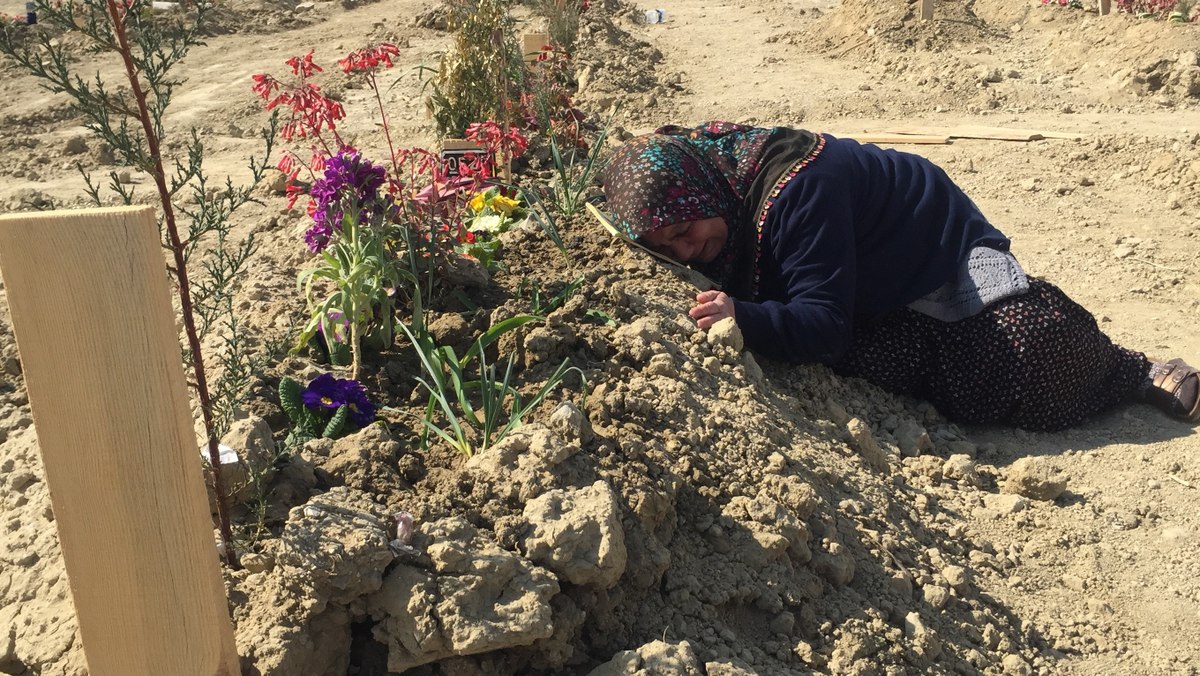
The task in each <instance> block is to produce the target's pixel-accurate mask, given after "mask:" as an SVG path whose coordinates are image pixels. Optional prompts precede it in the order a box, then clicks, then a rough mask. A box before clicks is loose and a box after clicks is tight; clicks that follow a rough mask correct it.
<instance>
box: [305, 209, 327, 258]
mask: <svg viewBox="0 0 1200 676" xmlns="http://www.w3.org/2000/svg"><path fill="white" fill-rule="evenodd" d="M318 214H320V215H321V216H322V218H320V219H318V218H317V215H318ZM313 220H314V221H316V223H314V224H313V226H312V227H311V228H309V229H308V230H306V231H305V233H304V243H305V244H306V245H308V250H309V251H311V252H313V253H320V252H322V251H324V250H325V247H327V246H329V240H330V239H332V238H333V228H330V227H329V224H328V223H326V222H325V219H324V213H322V212H319V211H318V212H317V213H316V214H313Z"/></svg>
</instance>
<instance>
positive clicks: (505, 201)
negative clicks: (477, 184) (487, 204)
mask: <svg viewBox="0 0 1200 676" xmlns="http://www.w3.org/2000/svg"><path fill="white" fill-rule="evenodd" d="M519 206H521V203H520V202H518V201H517V200H515V199H512V198H510V197H505V196H504V195H496V198H495V199H493V200H492V208H493V209H495V210H496V211H499V212H500V213H502V214H504V215H505V216H511V215H512V212H513V209H516V208H517V207H519Z"/></svg>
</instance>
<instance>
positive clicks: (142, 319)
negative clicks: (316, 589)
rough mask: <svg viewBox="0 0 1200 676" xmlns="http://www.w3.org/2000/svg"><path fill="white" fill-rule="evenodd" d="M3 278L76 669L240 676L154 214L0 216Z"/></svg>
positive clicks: (131, 675) (128, 210)
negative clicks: (58, 552)
mask: <svg viewBox="0 0 1200 676" xmlns="http://www.w3.org/2000/svg"><path fill="white" fill-rule="evenodd" d="M0 272H2V273H3V276H4V284H5V288H6V290H7V293H8V303H9V307H10V310H11V313H12V322H13V331H14V333H15V334H16V339H17V347H18V349H19V352H20V355H21V365H22V368H23V371H24V376H25V383H26V386H27V389H28V393H29V405H30V408H31V409H32V410H33V421H34V425H35V427H36V429H37V436H38V446H39V447H40V449H41V455H42V461H43V463H44V465H45V472H46V485H47V487H48V488H49V491H50V502H51V504H52V506H53V508H54V517H55V518H54V522H55V525H56V527H57V528H58V537H59V542H60V544H61V546H62V553H63V559H64V561H65V563H66V568H67V574H68V576H69V578H70V587H71V595H72V597H73V599H74V602H75V613H76V616H77V619H78V622H79V633H80V637H81V638H82V643H83V649H84V654H85V656H86V659H87V667H88V672H89V673H91V674H93V675H94V676H110V675H111V676H143V675H144V676H156V675H161V674H206V675H210V676H211V675H225V676H234V675H235V674H239V673H241V671H240V668H239V665H238V657H237V652H236V646H235V644H234V639H233V627H232V624H231V623H230V619H229V606H228V601H227V600H226V598H225V586H224V583H223V582H222V579H221V572H220V568H219V566H218V562H217V550H216V543H215V541H214V538H213V524H212V520H211V517H210V515H209V507H208V497H207V496H206V495H205V489H204V479H203V476H202V474H201V466H200V458H199V457H198V447H197V442H196V435H195V432H194V431H193V429H192V416H191V407H190V405H189V402H188V390H187V385H186V381H185V380H184V373H183V364H182V362H181V361H180V358H179V339H178V333H177V328H176V323H175V312H174V310H172V307H171V289H170V283H169V281H168V278H167V275H166V273H165V271H164V260H163V254H162V248H161V245H160V239H159V234H158V227H157V226H156V224H155V218H154V210H153V209H151V208H149V207H124V208H119V209H89V210H82V211H70V212H68V211H51V212H42V213H28V214H9V215H5V216H0Z"/></svg>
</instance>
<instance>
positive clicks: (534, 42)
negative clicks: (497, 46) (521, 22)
mask: <svg viewBox="0 0 1200 676" xmlns="http://www.w3.org/2000/svg"><path fill="white" fill-rule="evenodd" d="M548 44H550V34H549V33H526V34H524V35H522V36H521V53H522V54H524V55H525V63H535V62H536V61H537V57H538V54H541V52H542V47H545V46H546V45H548Z"/></svg>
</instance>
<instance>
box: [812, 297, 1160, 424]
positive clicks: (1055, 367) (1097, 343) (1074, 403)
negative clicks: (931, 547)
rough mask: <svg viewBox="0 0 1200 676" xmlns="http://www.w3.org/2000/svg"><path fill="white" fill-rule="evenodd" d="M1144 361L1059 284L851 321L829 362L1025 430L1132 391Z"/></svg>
mask: <svg viewBox="0 0 1200 676" xmlns="http://www.w3.org/2000/svg"><path fill="white" fill-rule="evenodd" d="M1149 370H1150V362H1149V361H1148V360H1147V359H1146V356H1145V355H1143V354H1142V353H1140V352H1134V351H1132V350H1127V349H1125V348H1123V347H1120V346H1119V345H1115V344H1113V342H1112V341H1111V340H1110V339H1109V338H1108V336H1106V335H1104V333H1103V332H1101V331H1100V327H1099V326H1097V325H1096V320H1095V318H1094V317H1092V315H1091V313H1089V312H1088V311H1087V310H1085V309H1083V308H1082V307H1080V306H1079V305H1078V304H1077V303H1075V302H1074V301H1072V300H1071V299H1070V298H1068V297H1067V295H1066V294H1064V293H1063V292H1062V291H1061V290H1059V289H1058V287H1056V286H1054V285H1052V284H1050V283H1048V282H1045V281H1042V280H1040V279H1035V278H1033V277H1030V278H1029V291H1028V292H1026V293H1023V294H1020V295H1017V296H1010V297H1008V298H1005V299H1003V300H1000V301H997V302H996V303H995V304H993V305H990V306H988V307H986V308H984V309H983V311H981V312H980V313H979V314H976V315H974V316H971V317H968V318H966V319H962V320H959V321H956V322H942V321H939V320H937V319H934V318H932V317H929V316H927V315H923V314H921V313H919V312H916V311H914V310H911V309H908V308H905V309H903V310H899V311H897V312H894V313H891V314H889V315H887V316H885V317H883V318H881V319H879V320H877V321H875V322H872V323H870V324H868V325H866V326H858V327H856V328H855V332H854V337H853V342H852V343H851V346H850V350H849V351H848V352H847V354H846V356H845V357H844V358H843V359H842V361H841V362H839V363H838V364H836V365H835V366H834V371H836V372H837V373H840V374H842V375H847V376H854V377H858V378H862V379H864V380H867V381H870V382H872V383H874V384H876V385H879V386H880V387H883V388H884V389H887V390H891V391H893V392H897V393H900V394H907V395H912V396H915V397H919V398H922V399H925V400H927V401H929V402H931V403H932V404H933V405H934V406H936V407H937V409H938V411H940V412H941V413H942V414H943V415H945V416H946V417H948V418H950V419H951V420H956V421H959V422H964V423H1000V424H1008V425H1014V426H1016V427H1021V428H1024V429H1028V430H1057V429H1062V428H1065V427H1070V426H1072V425H1076V424H1078V423H1080V422H1081V421H1083V420H1084V419H1086V418H1088V417H1090V416H1092V415H1095V414H1096V413H1099V412H1101V411H1104V410H1105V409H1108V408H1111V407H1112V406H1114V405H1116V404H1119V403H1121V402H1123V401H1128V400H1131V399H1133V398H1134V397H1135V395H1136V394H1137V392H1138V390H1139V388H1140V387H1141V385H1142V384H1143V383H1144V382H1145V379H1146V374H1147V373H1148V372H1149Z"/></svg>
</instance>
